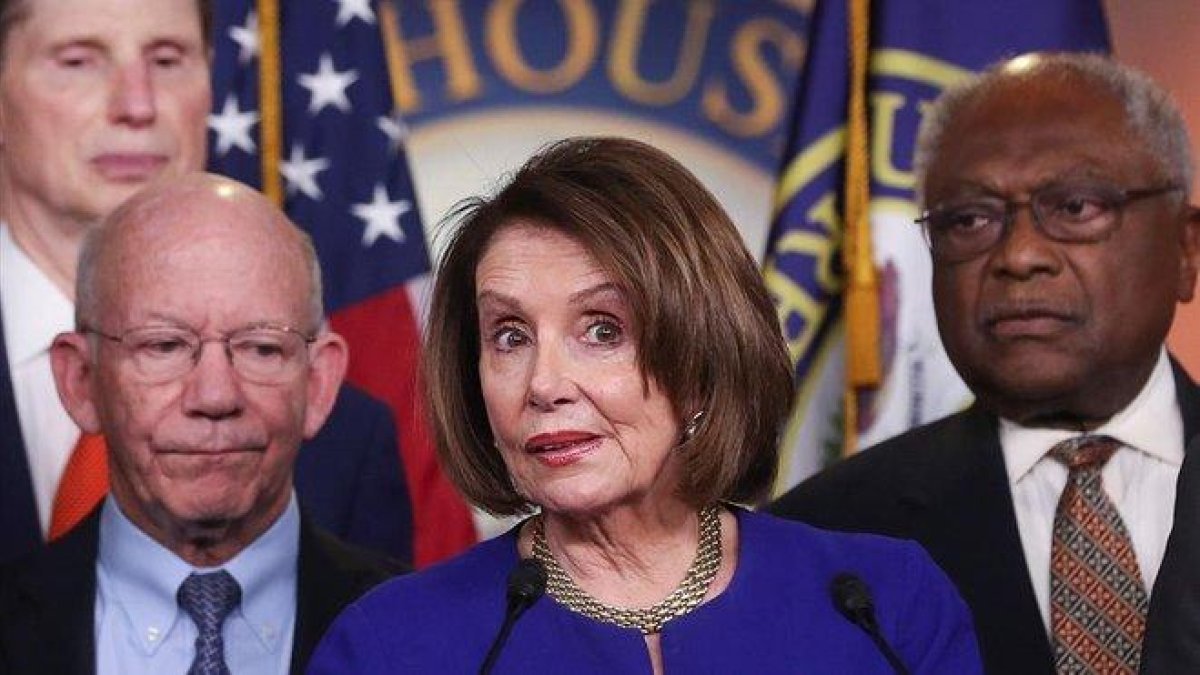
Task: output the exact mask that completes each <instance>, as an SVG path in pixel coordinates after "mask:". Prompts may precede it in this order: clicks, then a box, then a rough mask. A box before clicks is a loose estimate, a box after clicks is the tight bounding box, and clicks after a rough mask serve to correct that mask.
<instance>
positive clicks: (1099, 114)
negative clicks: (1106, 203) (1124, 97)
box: [928, 78, 1150, 189]
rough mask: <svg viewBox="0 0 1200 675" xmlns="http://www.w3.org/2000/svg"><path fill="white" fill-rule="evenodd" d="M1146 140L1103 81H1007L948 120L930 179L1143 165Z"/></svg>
mask: <svg viewBox="0 0 1200 675" xmlns="http://www.w3.org/2000/svg"><path fill="white" fill-rule="evenodd" d="M1142 145H1143V144H1142V143H1141V142H1140V141H1139V139H1138V138H1137V137H1136V135H1135V134H1134V133H1133V130H1132V128H1131V127H1130V125H1129V120H1128V116H1127V113H1126V110H1125V106H1124V104H1123V102H1122V101H1121V100H1120V99H1119V98H1117V97H1116V95H1115V94H1113V93H1112V92H1111V91H1110V90H1108V89H1106V88H1105V87H1103V86H1101V85H1098V84H1094V83H1091V82H1087V81H1074V80H1068V81H1065V82H1064V81H1062V80H1053V79H1050V78H1042V79H1032V80H1019V81H1014V82H1006V83H1004V84H1003V85H1002V86H998V87H995V88H992V89H990V90H987V91H986V92H984V93H983V94H982V95H980V96H978V97H977V98H975V99H974V100H972V101H970V102H968V103H967V105H965V106H963V108H962V109H961V110H960V111H959V112H958V114H957V115H956V116H955V117H954V118H953V119H952V120H950V122H949V124H948V125H947V127H946V131H945V134H944V136H943V138H942V142H941V143H940V147H939V149H938V152H937V156H936V157H935V159H934V162H933V163H932V165H931V169H930V175H929V181H928V182H929V184H930V188H931V189H936V188H937V187H938V186H939V185H941V184H943V183H945V182H946V181H954V180H971V179H973V178H977V177H979V176H978V175H976V174H982V175H983V176H988V177H991V176H994V175H995V174H997V173H1004V174H1029V175H1036V174H1038V173H1049V174H1056V173H1063V172H1077V173H1082V174H1087V173H1112V174H1124V173H1129V172H1140V171H1144V170H1146V168H1147V166H1148V165H1147V162H1148V161H1149V159H1150V158H1149V156H1148V155H1147V153H1146V152H1145V151H1144V149H1143V148H1142ZM1046 177H1047V178H1050V177H1053V176H1046Z"/></svg>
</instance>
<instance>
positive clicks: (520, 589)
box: [479, 558, 546, 675]
mask: <svg viewBox="0 0 1200 675" xmlns="http://www.w3.org/2000/svg"><path fill="white" fill-rule="evenodd" d="M545 592H546V568H544V567H542V563H540V562H538V561H536V560H534V559H533V558H523V559H522V560H521V562H519V563H517V566H516V567H515V568H513V571H512V572H510V573H509V575H508V608H507V609H506V610H505V611H504V623H503V624H501V625H500V632H499V633H497V634H496V639H495V640H492V646H491V647H490V648H489V649H488V653H487V657H486V658H485V659H484V660H483V665H481V666H479V675H487V673H490V672H492V666H494V665H496V658H497V657H498V656H500V650H501V649H502V648H503V647H504V643H505V642H507V641H508V634H509V633H511V632H512V627H513V624H515V623H516V622H517V619H519V618H521V615H522V614H524V613H525V610H527V609H529V607H530V606H531V605H532V604H533V603H535V602H537V599H538V598H540V597H542V594H543V593H545Z"/></svg>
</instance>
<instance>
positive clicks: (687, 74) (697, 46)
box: [608, 0, 715, 106]
mask: <svg viewBox="0 0 1200 675" xmlns="http://www.w3.org/2000/svg"><path fill="white" fill-rule="evenodd" d="M651 2H653V0H625V1H624V2H622V3H621V7H620V9H619V10H618V14H617V22H616V31H615V34H614V36H613V42H612V47H611V51H610V54H609V59H608V76H609V78H611V79H612V83H613V86H614V87H616V89H617V91H619V92H621V94H623V95H624V96H626V97H627V98H629V99H631V100H633V101H636V102H638V103H641V104H644V105H654V106H666V105H671V104H672V103H676V102H678V101H680V100H682V99H683V97H685V96H687V94H688V92H689V91H690V90H691V89H692V86H693V85H694V84H695V83H696V77H697V75H698V74H699V73H700V65H701V63H702V62H703V60H704V49H705V46H706V45H707V44H708V31H709V27H710V26H712V20H713V14H714V13H715V9H714V8H713V3H712V1H711V0H695V1H694V2H689V3H687V26H686V28H685V29H684V34H683V40H682V42H681V43H680V54H679V56H678V58H677V59H676V62H675V70H674V72H673V73H671V76H670V77H669V78H667V79H666V80H664V81H662V82H651V81H648V80H646V79H645V78H643V77H642V76H641V74H640V73H639V72H638V69H637V57H638V53H639V52H640V49H641V47H642V46H643V45H645V44H646V13H647V12H648V11H649V8H650V4H651ZM653 39H654V38H653V37H651V41H653Z"/></svg>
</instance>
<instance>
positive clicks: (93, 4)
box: [0, 0, 203, 55]
mask: <svg viewBox="0 0 1200 675" xmlns="http://www.w3.org/2000/svg"><path fill="white" fill-rule="evenodd" d="M10 10H11V11H10ZM5 14H6V15H7V16H8V17H12V19H13V20H12V21H6V22H5V23H3V24H0V29H3V30H4V31H5V33H4V34H3V35H0V46H3V48H4V49H5V51H6V52H7V51H8V50H9V49H10V48H11V47H12V44H13V42H14V38H15V37H16V36H17V35H18V34H19V35H20V36H21V37H23V38H24V39H25V41H27V42H32V43H34V44H37V43H43V42H58V41H68V40H87V41H96V42H103V41H106V40H124V39H138V40H159V39H173V40H197V41H199V40H200V39H201V38H202V24H203V22H202V10H201V7H200V3H199V1H198V0H86V1H80V0H17V2H16V4H15V5H14V6H13V7H11V8H6V10H5ZM5 55H7V54H5Z"/></svg>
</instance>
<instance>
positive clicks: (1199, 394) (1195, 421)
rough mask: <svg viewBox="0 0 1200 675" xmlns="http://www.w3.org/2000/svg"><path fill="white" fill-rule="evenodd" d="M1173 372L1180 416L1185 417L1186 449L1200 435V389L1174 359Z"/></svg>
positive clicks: (1184, 434)
mask: <svg viewBox="0 0 1200 675" xmlns="http://www.w3.org/2000/svg"><path fill="white" fill-rule="evenodd" d="M1171 372H1172V374H1174V375H1175V398H1176V400H1178V401H1179V414H1180V415H1181V416H1182V417H1183V444H1184V447H1185V448H1186V447H1187V445H1188V443H1189V442H1190V441H1191V440H1192V439H1193V438H1195V437H1196V435H1197V434H1200V387H1197V386H1196V383H1195V382H1193V381H1192V378H1191V377H1189V376H1188V374H1187V371H1185V370H1184V369H1183V366H1181V365H1179V362H1178V361H1176V360H1175V359H1174V358H1172V359H1171Z"/></svg>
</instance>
